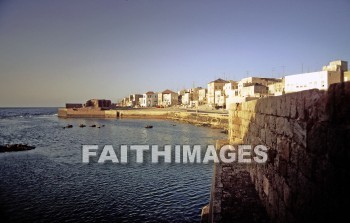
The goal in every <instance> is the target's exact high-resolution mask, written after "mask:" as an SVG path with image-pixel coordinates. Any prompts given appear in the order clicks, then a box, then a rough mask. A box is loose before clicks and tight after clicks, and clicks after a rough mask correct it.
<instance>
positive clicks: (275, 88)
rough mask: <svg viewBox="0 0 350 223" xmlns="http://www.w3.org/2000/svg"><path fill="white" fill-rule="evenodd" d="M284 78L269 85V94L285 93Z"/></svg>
mask: <svg viewBox="0 0 350 223" xmlns="http://www.w3.org/2000/svg"><path fill="white" fill-rule="evenodd" d="M284 86H285V84H284V78H281V79H280V81H279V82H275V83H272V84H269V85H268V88H269V95H271V96H279V95H282V94H284V93H285V90H284Z"/></svg>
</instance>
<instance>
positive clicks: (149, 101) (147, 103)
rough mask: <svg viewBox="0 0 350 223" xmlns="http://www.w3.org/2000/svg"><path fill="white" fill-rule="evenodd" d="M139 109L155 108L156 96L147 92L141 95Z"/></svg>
mask: <svg viewBox="0 0 350 223" xmlns="http://www.w3.org/2000/svg"><path fill="white" fill-rule="evenodd" d="M141 100H142V103H141V107H155V106H157V104H158V94H156V93H154V92H153V91H148V92H146V93H144V94H143V97H142V99H141Z"/></svg>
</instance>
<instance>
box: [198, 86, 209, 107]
mask: <svg viewBox="0 0 350 223" xmlns="http://www.w3.org/2000/svg"><path fill="white" fill-rule="evenodd" d="M206 103H207V89H206V88H202V89H199V90H198V104H199V105H202V104H206Z"/></svg>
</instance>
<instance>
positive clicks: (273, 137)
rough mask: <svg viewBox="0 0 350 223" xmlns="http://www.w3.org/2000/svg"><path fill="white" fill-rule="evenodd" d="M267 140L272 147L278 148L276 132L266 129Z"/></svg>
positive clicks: (267, 143)
mask: <svg viewBox="0 0 350 223" xmlns="http://www.w3.org/2000/svg"><path fill="white" fill-rule="evenodd" d="M265 137H266V139H265V142H266V145H267V146H268V147H270V148H276V142H277V137H276V134H275V133H273V132H271V131H270V130H269V129H266V130H265Z"/></svg>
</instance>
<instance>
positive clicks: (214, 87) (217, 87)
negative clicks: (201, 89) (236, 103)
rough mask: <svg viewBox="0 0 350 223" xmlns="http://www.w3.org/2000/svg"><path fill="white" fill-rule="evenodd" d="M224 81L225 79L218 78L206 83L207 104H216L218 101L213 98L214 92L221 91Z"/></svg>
mask: <svg viewBox="0 0 350 223" xmlns="http://www.w3.org/2000/svg"><path fill="white" fill-rule="evenodd" d="M226 83H227V81H225V80H223V79H220V78H219V79H217V80H215V81H212V82H209V83H208V94H207V101H208V105H209V106H215V105H217V104H218V101H216V100H215V98H217V97H216V96H215V94H216V93H215V92H216V91H223V90H224V86H225V84H226Z"/></svg>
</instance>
